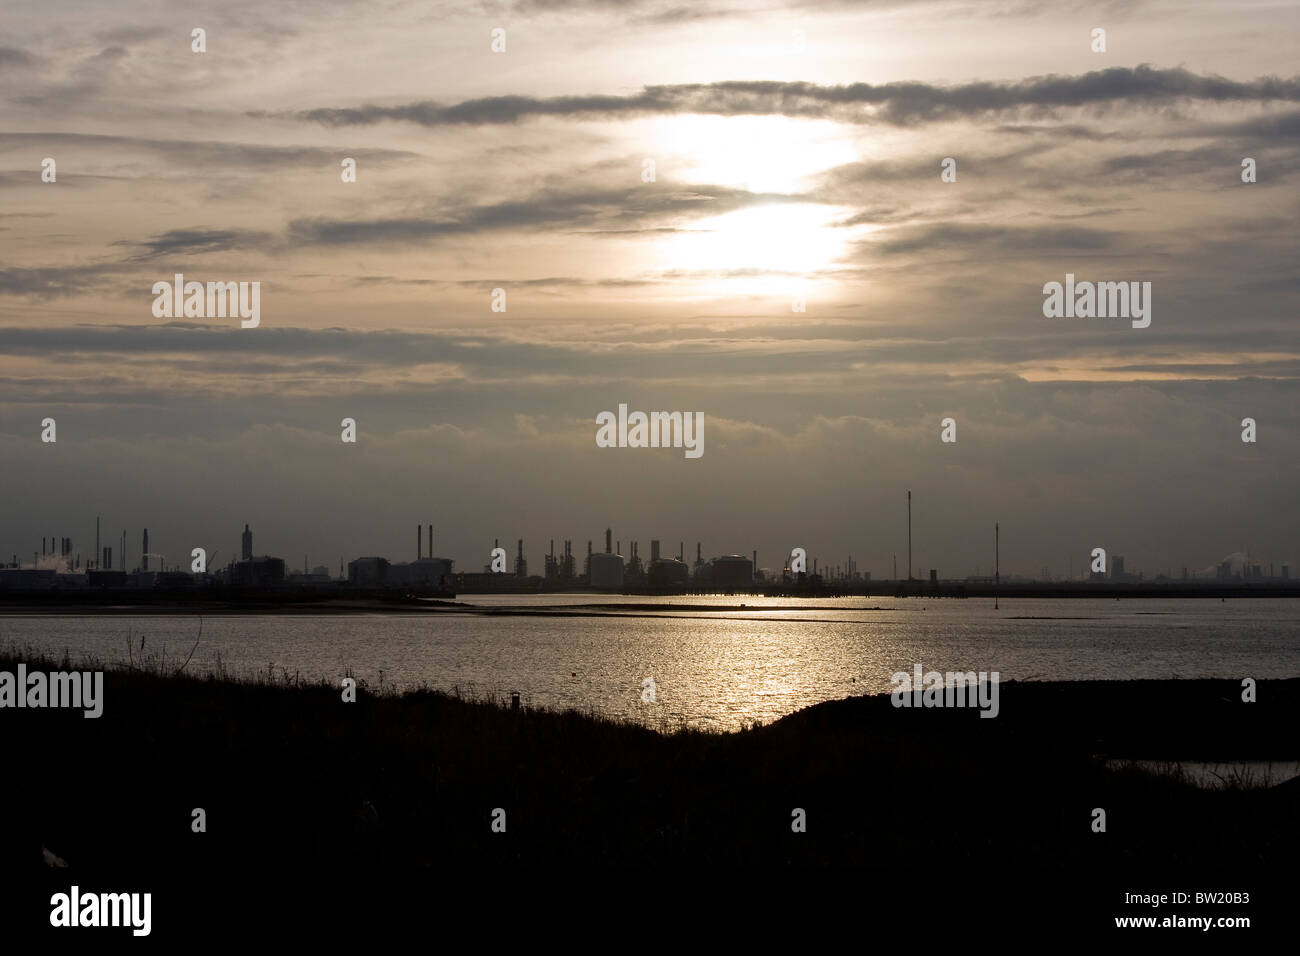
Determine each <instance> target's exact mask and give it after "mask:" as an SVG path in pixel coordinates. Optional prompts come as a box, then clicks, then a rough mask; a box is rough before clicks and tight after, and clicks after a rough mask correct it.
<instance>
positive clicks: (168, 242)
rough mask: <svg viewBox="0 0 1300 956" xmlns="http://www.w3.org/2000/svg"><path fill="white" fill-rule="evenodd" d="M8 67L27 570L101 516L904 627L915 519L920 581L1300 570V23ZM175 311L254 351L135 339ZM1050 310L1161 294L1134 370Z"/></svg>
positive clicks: (52, 22)
mask: <svg viewBox="0 0 1300 956" xmlns="http://www.w3.org/2000/svg"><path fill="white" fill-rule="evenodd" d="M0 20H2V21H3V23H4V30H3V31H2V32H0V480H2V481H3V485H4V495H3V500H4V507H3V508H2V509H0V553H2V554H3V557H4V559H5V560H8V559H9V556H10V555H11V554H15V553H16V554H18V555H19V556H20V559H21V560H24V561H27V562H30V560H31V555H32V552H33V551H35V550H37V549H38V548H39V547H40V539H41V538H42V537H43V536H47V537H48V536H71V537H73V538H74V540H75V542H76V544H77V546H78V548H79V549H80V550H81V551H82V553H83V554H85V555H87V556H89V554H90V552H91V551H92V550H93V536H94V520H95V516H96V515H102V516H103V521H104V528H105V531H104V543H106V544H113V545H114V546H115V547H116V546H117V541H118V534H119V533H120V531H122V530H126V531H127V532H128V535H127V540H128V562H129V565H130V566H131V567H134V566H135V565H136V564H137V563H138V560H139V540H140V529H141V528H142V527H148V528H149V529H150V538H151V550H153V551H154V552H155V553H159V554H165V555H167V556H168V558H167V560H168V562H169V563H173V562H177V561H181V560H183V559H184V560H187V559H185V558H184V556H185V555H188V554H189V552H190V549H191V548H193V547H197V546H202V547H205V548H206V549H207V551H208V554H209V555H210V556H212V557H213V558H214V560H215V561H216V563H218V564H219V563H222V562H223V561H224V560H226V559H228V558H230V557H232V556H234V555H235V554H236V553H237V551H236V549H237V548H238V546H239V533H240V531H242V529H243V527H244V524H245V523H248V524H249V525H250V526H251V527H252V529H253V531H254V534H255V550H256V551H257V552H258V553H270V554H275V555H279V556H282V557H285V558H286V560H287V561H288V562H289V564H290V565H291V566H293V567H298V566H301V564H302V563H303V560H304V558H305V559H306V561H307V563H308V564H309V565H311V566H314V565H317V564H325V565H327V566H329V567H330V568H331V570H334V569H335V568H337V566H338V562H339V560H340V559H344V560H348V559H351V558H354V557H357V556H359V555H363V554H381V555H386V556H388V557H390V558H391V559H394V560H397V559H410V558H414V557H415V542H414V541H413V540H412V539H413V538H414V537H415V535H414V528H413V526H414V525H415V524H417V523H423V524H433V525H434V528H435V530H434V536H435V544H434V552H435V553H436V554H438V555H440V556H446V557H451V558H454V559H455V560H456V563H457V567H458V568H461V569H466V570H475V569H478V568H479V567H481V566H482V565H484V564H486V563H487V561H488V554H489V551H490V550H491V547H492V543H493V541H494V539H498V538H499V539H501V541H502V542H503V544H505V545H506V547H507V551H508V553H509V554H510V556H511V560H512V561H513V556H514V551H515V547H514V542H515V541H516V539H518V538H523V539H525V542H526V555H527V557H528V559H529V561H530V563H532V564H533V566H534V568H540V566H541V559H542V554H543V553H544V551H545V550H546V548H547V546H548V543H549V540H550V539H555V540H556V541H557V545H556V549H557V551H559V550H560V547H561V545H560V544H559V542H561V541H563V540H564V539H571V540H572V541H573V542H574V544H573V548H574V551H575V552H576V553H578V554H579V555H581V553H582V552H584V551H585V548H586V542H587V541H588V540H592V541H595V542H596V547H597V549H599V548H600V546H601V542H602V537H603V532H604V529H605V528H606V527H607V526H610V527H613V529H614V536H615V538H616V539H618V540H621V541H623V542H625V543H624V546H623V550H624V552H625V553H626V552H628V551H629V548H628V546H627V544H626V542H629V541H631V540H638V541H639V542H640V549H641V553H642V555H648V554H649V551H650V548H649V541H650V540H651V539H653V538H658V539H660V540H661V541H662V542H664V544H663V548H664V550H665V552H670V553H676V551H677V547H678V542H679V541H684V542H685V543H686V551H687V553H688V558H690V557H693V555H694V549H695V543H696V542H697V541H700V542H702V543H703V552H704V554H705V556H706V557H707V556H711V555H716V554H722V553H730V552H741V553H745V554H748V553H749V552H750V551H751V550H754V549H757V550H758V552H759V564H760V566H763V567H780V566H781V565H782V564H783V563H784V561H785V560H786V556H787V555H788V554H789V552H790V550H791V549H792V548H794V547H803V548H805V549H806V550H807V553H808V555H809V558H810V559H811V558H813V557H817V558H819V560H820V562H821V564H823V565H826V564H836V563H840V564H843V563H844V561H845V559H846V558H847V557H848V556H850V555H852V557H853V559H854V560H855V561H856V562H857V565H858V567H859V569H860V570H863V571H870V572H872V574H873V576H874V577H877V578H881V577H887V576H889V574H890V573H891V570H892V565H891V562H892V560H893V558H894V556H895V555H897V556H898V559H899V568H900V572H901V571H902V570H903V569H905V567H906V546H907V539H906V493H907V491H908V490H911V491H912V493H913V542H914V543H913V551H914V559H913V563H914V566H915V568H917V569H919V570H922V571H924V570H927V569H929V568H932V567H933V568H937V569H938V570H939V573H940V576H941V577H948V576H953V577H958V576H964V575H967V574H971V573H974V572H976V571H977V570H980V571H982V572H984V573H988V571H989V569H990V567H991V564H992V560H993V547H992V545H993V524H994V522H995V521H997V522H999V523H1000V525H1001V558H1002V569H1003V573H1004V574H1005V573H1021V574H1033V575H1038V574H1041V573H1042V570H1043V569H1047V570H1048V572H1049V573H1050V574H1051V575H1052V576H1057V577H1060V576H1064V575H1065V574H1066V573H1067V570H1068V569H1070V568H1073V571H1074V573H1075V574H1076V575H1077V574H1079V573H1080V572H1081V570H1082V566H1083V564H1084V562H1085V561H1087V560H1088V559H1089V555H1090V552H1091V551H1092V549H1093V548H1095V547H1103V548H1105V549H1106V550H1107V552H1108V553H1109V554H1112V555H1115V554H1118V555H1123V556H1125V559H1126V565H1127V567H1128V568H1129V569H1130V570H1142V571H1144V572H1145V573H1146V574H1147V575H1148V576H1153V575H1155V574H1158V573H1164V572H1166V571H1172V572H1173V573H1174V575H1175V576H1177V575H1178V574H1179V573H1180V571H1181V568H1183V567H1187V568H1189V569H1190V570H1192V571H1194V572H1195V571H1199V570H1202V569H1208V568H1212V567H1213V566H1214V565H1215V564H1216V563H1217V562H1218V561H1220V560H1222V559H1223V558H1224V557H1225V556H1227V555H1230V554H1238V553H1244V552H1247V551H1248V552H1249V553H1250V555H1251V556H1252V560H1260V561H1263V562H1264V563H1266V564H1267V563H1268V562H1269V561H1273V562H1275V563H1276V564H1277V565H1279V566H1280V565H1281V563H1282V562H1284V561H1286V562H1290V563H1291V565H1292V567H1293V568H1294V567H1295V566H1296V563H1297V559H1298V558H1300V495H1297V481H1296V464H1297V462H1300V414H1298V412H1297V401H1296V399H1297V394H1298V392H1297V380H1298V378H1300V337H1298V336H1297V325H1296V323H1297V318H1298V317H1300V308H1298V307H1300V264H1298V263H1300V258H1298V257H1297V254H1296V253H1297V247H1298V242H1297V240H1298V239H1300V230H1298V228H1297V225H1296V223H1297V207H1298V206H1300V199H1298V197H1300V192H1298V191H1297V188H1296V186H1297V179H1298V178H1300V177H1298V176H1297V159H1300V75H1297V69H1296V64H1297V62H1300V57H1298V56H1297V53H1298V52H1300V51H1298V49H1297V37H1300V5H1297V4H1295V3H1292V2H1254V0H1232V2H1228V0H1222V2H1195V0H1191V2H1158V0H1152V2H1135V3H1134V2H1126V3H1097V4H1091V5H1089V4H1078V3H1063V2H1053V0H1042V2H995V0H989V2H971V0H966V2H962V3H948V2H925V0H894V2H867V0H861V2H855V0H839V2H836V0H832V2H829V3H826V2H817V3H812V2H809V3H788V4H768V3H714V2H711V0H706V2H703V3H682V2H675V0H669V2H651V0H592V2H582V0H578V2H564V3H561V2H559V0H525V2H521V3H492V4H481V5H475V4H466V3H455V4H452V3H428V2H424V3H403V2H365V0H362V2H348V3H329V2H312V3H277V4H263V3H249V2H242V0H226V2H222V3H196V4H185V5H181V4H174V3H153V2H138V0H123V2H120V3H114V4H86V3H71V2H64V0H49V2H43V3H41V4H18V3H14V2H4V3H3V4H0ZM195 28H202V29H203V30H204V31H205V34H204V41H205V52H195V51H194V49H193V44H194V40H193V37H192V31H193V30H194V29H195ZM496 29H500V30H504V50H503V51H500V52H494V50H493V43H494V39H493V31H494V30H496ZM1097 29H1101V30H1104V31H1105V49H1104V51H1102V50H1095V49H1094V46H1096V45H1097V41H1096V40H1095V39H1094V31H1095V30H1097ZM498 36H500V35H498ZM497 45H498V46H500V40H499V39H498V41H497ZM46 158H50V159H53V160H54V161H55V181H54V182H45V181H43V179H42V170H43V160H45V159H46ZM1246 158H1250V159H1253V160H1254V161H1255V181H1254V182H1251V183H1246V182H1243V181H1242V179H1243V167H1242V163H1243V160H1244V159H1246ZM347 159H351V160H354V161H355V166H356V177H355V182H345V181H344V176H343V174H342V168H343V164H344V160H347ZM945 159H952V160H954V161H955V165H954V166H953V167H952V168H953V169H954V170H955V181H945V180H944V178H943V177H942V176H941V174H942V173H943V172H944V168H943V161H944V160H945ZM650 163H652V164H653V176H650V175H649V172H648V170H649V168H650ZM949 178H952V177H951V176H950V177H949ZM176 273H182V274H183V275H184V276H185V277H186V279H187V280H197V281H222V282H231V281H233V282H241V281H243V282H254V281H256V282H259V283H261V285H260V292H261V299H260V323H259V324H258V326H257V327H256V328H241V323H240V322H239V320H238V319H237V318H236V319H231V318H223V317H190V318H170V317H166V316H164V317H161V318H159V317H156V316H155V315H154V309H153V305H154V299H155V295H154V292H153V291H152V290H153V286H154V283H156V282H160V281H162V282H171V281H172V277H173V276H174V275H175V274H176ZM1067 274H1070V275H1074V276H1075V277H1076V278H1077V280H1079V281H1085V280H1089V281H1125V282H1128V281H1135V282H1150V283H1151V307H1152V310H1151V323H1150V325H1149V326H1148V327H1146V328H1135V327H1133V326H1132V325H1131V323H1130V322H1129V321H1127V320H1125V319H1114V318H1106V319H1102V318H1065V317H1060V318H1049V317H1046V316H1045V315H1044V311H1043V304H1044V299H1045V295H1044V291H1043V289H1044V285H1045V284H1046V283H1049V282H1062V283H1064V282H1065V276H1066V275H1067ZM494 290H504V293H505V300H504V301H505V311H504V312H502V311H493V303H494V301H498V302H499V301H500V299H499V296H498V297H496V298H494ZM797 300H802V302H803V304H804V306H805V311H796V303H797ZM620 404H626V405H627V406H628V407H629V409H631V410H642V411H646V412H650V411H656V410H663V411H682V412H699V413H702V414H703V416H704V423H705V424H704V436H703V437H704V446H703V447H704V453H703V455H702V456H701V457H699V458H696V459H690V458H687V457H686V456H685V455H684V454H683V452H682V450H681V449H671V448H601V447H597V444H596V441H595V436H596V432H597V425H596V417H597V415H598V414H600V413H601V412H602V411H607V410H608V411H616V410H617V409H618V406H619V405H620ZM47 417H50V418H54V419H55V421H56V423H57V440H56V441H55V442H53V443H48V442H43V441H42V440H41V434H42V426H41V422H42V420H43V419H44V418H47ZM1247 417H1249V418H1253V419H1254V420H1255V421H1256V430H1257V440H1256V441H1255V442H1254V443H1246V442H1243V441H1242V440H1241V435H1242V424H1241V423H1242V420H1243V419H1244V418H1247ZM344 418H352V419H354V420H355V421H356V423H357V441H356V442H355V443H345V442H343V441H342V440H341V438H340V434H341V427H340V423H341V421H342V420H343V419H344ZM945 418H951V419H953V420H954V421H955V423H956V441H955V442H943V441H941V422H942V420H943V419H945ZM109 529H111V530H109Z"/></svg>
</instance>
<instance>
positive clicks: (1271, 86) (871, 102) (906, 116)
mask: <svg viewBox="0 0 1300 956" xmlns="http://www.w3.org/2000/svg"><path fill="white" fill-rule="evenodd" d="M1185 100H1202V101H1209V102H1218V103H1226V102H1257V103H1267V102H1273V101H1286V102H1296V101H1300V78H1294V77H1293V78H1291V79H1280V78H1277V77H1260V78H1257V79H1254V80H1244V81H1242V80H1231V79H1227V78H1225V77H1221V76H1213V75H1200V74H1196V73H1192V72H1190V71H1188V70H1185V69H1182V68H1175V69H1156V68H1154V67H1151V66H1149V65H1145V64H1144V65H1142V66H1138V67H1135V68H1129V67H1112V68H1110V69H1106V70H1095V71H1092V72H1090V73H1085V74H1082V75H1080V76H1058V75H1048V76H1039V77H1032V78H1029V79H1026V80H1021V81H1018V82H1002V83H995V82H974V83H965V84H958V85H953V86H937V85H933V84H929V83H918V82H897V83H883V84H871V83H851V84H847V85H842V86H821V85H818V84H815V83H806V82H778V81H757V80H749V81H728V82H720V83H687V84H678V85H673V86H647V87H644V88H643V89H642V90H641V91H640V92H639V93H634V94H630V95H626V96H617V95H597V94H593V95H585V96H555V97H548V98H536V97H530V96H518V95H514V96H490V97H483V98H479V99H473V100H465V101H463V102H461V103H456V104H452V105H444V104H440V103H436V102H434V101H431V100H425V101H421V102H416V103H407V104H402V105H396V106H379V105H367V106H358V107H341V108H318V109H309V110H300V111H298V112H297V113H295V114H293V115H294V116H296V118H298V119H300V120H302V121H305V122H314V123H320V124H323V125H326V126H368V125H372V124H375V123H379V122H386V121H398V122H407V123H414V124H416V125H419V126H428V127H437V126H454V125H488V124H503V123H517V122H520V121H521V120H525V119H540V118H548V117H561V118H568V119H579V120H582V119H597V118H607V119H608V118H615V119H627V118H631V117H636V116H646V115H660V114H685V113H694V114H708V115H718V116H757V115H762V116H787V117H796V118H800V117H802V118H809V119H836V120H840V121H842V122H852V123H868V122H873V121H878V122H883V123H889V124H893V125H897V126H916V125H921V124H924V123H932V122H938V121H942V120H948V119H954V118H959V117H971V116H981V115H984V114H987V113H1006V112H1010V111H1016V110H1023V109H1038V110H1045V109H1056V108H1078V107H1087V106H1101V105H1106V104H1111V103H1116V102H1127V103H1131V104H1143V105H1149V106H1157V105H1169V104H1173V103H1177V102H1180V101H1185ZM256 115H265V114H256Z"/></svg>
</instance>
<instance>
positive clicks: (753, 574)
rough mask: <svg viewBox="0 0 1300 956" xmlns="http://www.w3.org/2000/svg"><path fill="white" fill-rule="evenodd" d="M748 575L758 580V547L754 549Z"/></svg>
mask: <svg viewBox="0 0 1300 956" xmlns="http://www.w3.org/2000/svg"><path fill="white" fill-rule="evenodd" d="M749 576H750V577H751V578H753V579H754V580H758V549H757V548H755V549H754V563H753V565H751V566H750V569H749Z"/></svg>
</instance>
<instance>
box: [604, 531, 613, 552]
mask: <svg viewBox="0 0 1300 956" xmlns="http://www.w3.org/2000/svg"><path fill="white" fill-rule="evenodd" d="M613 534H614V531H613V529H612V528H606V529H605V553H606V554H609V553H610V551H611V548H610V545H609V542H610V538H611V536H612V535H613Z"/></svg>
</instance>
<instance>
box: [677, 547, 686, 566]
mask: <svg viewBox="0 0 1300 956" xmlns="http://www.w3.org/2000/svg"><path fill="white" fill-rule="evenodd" d="M677 560H678V561H680V562H682V564H685V563H686V542H685V541H678V542H677Z"/></svg>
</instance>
